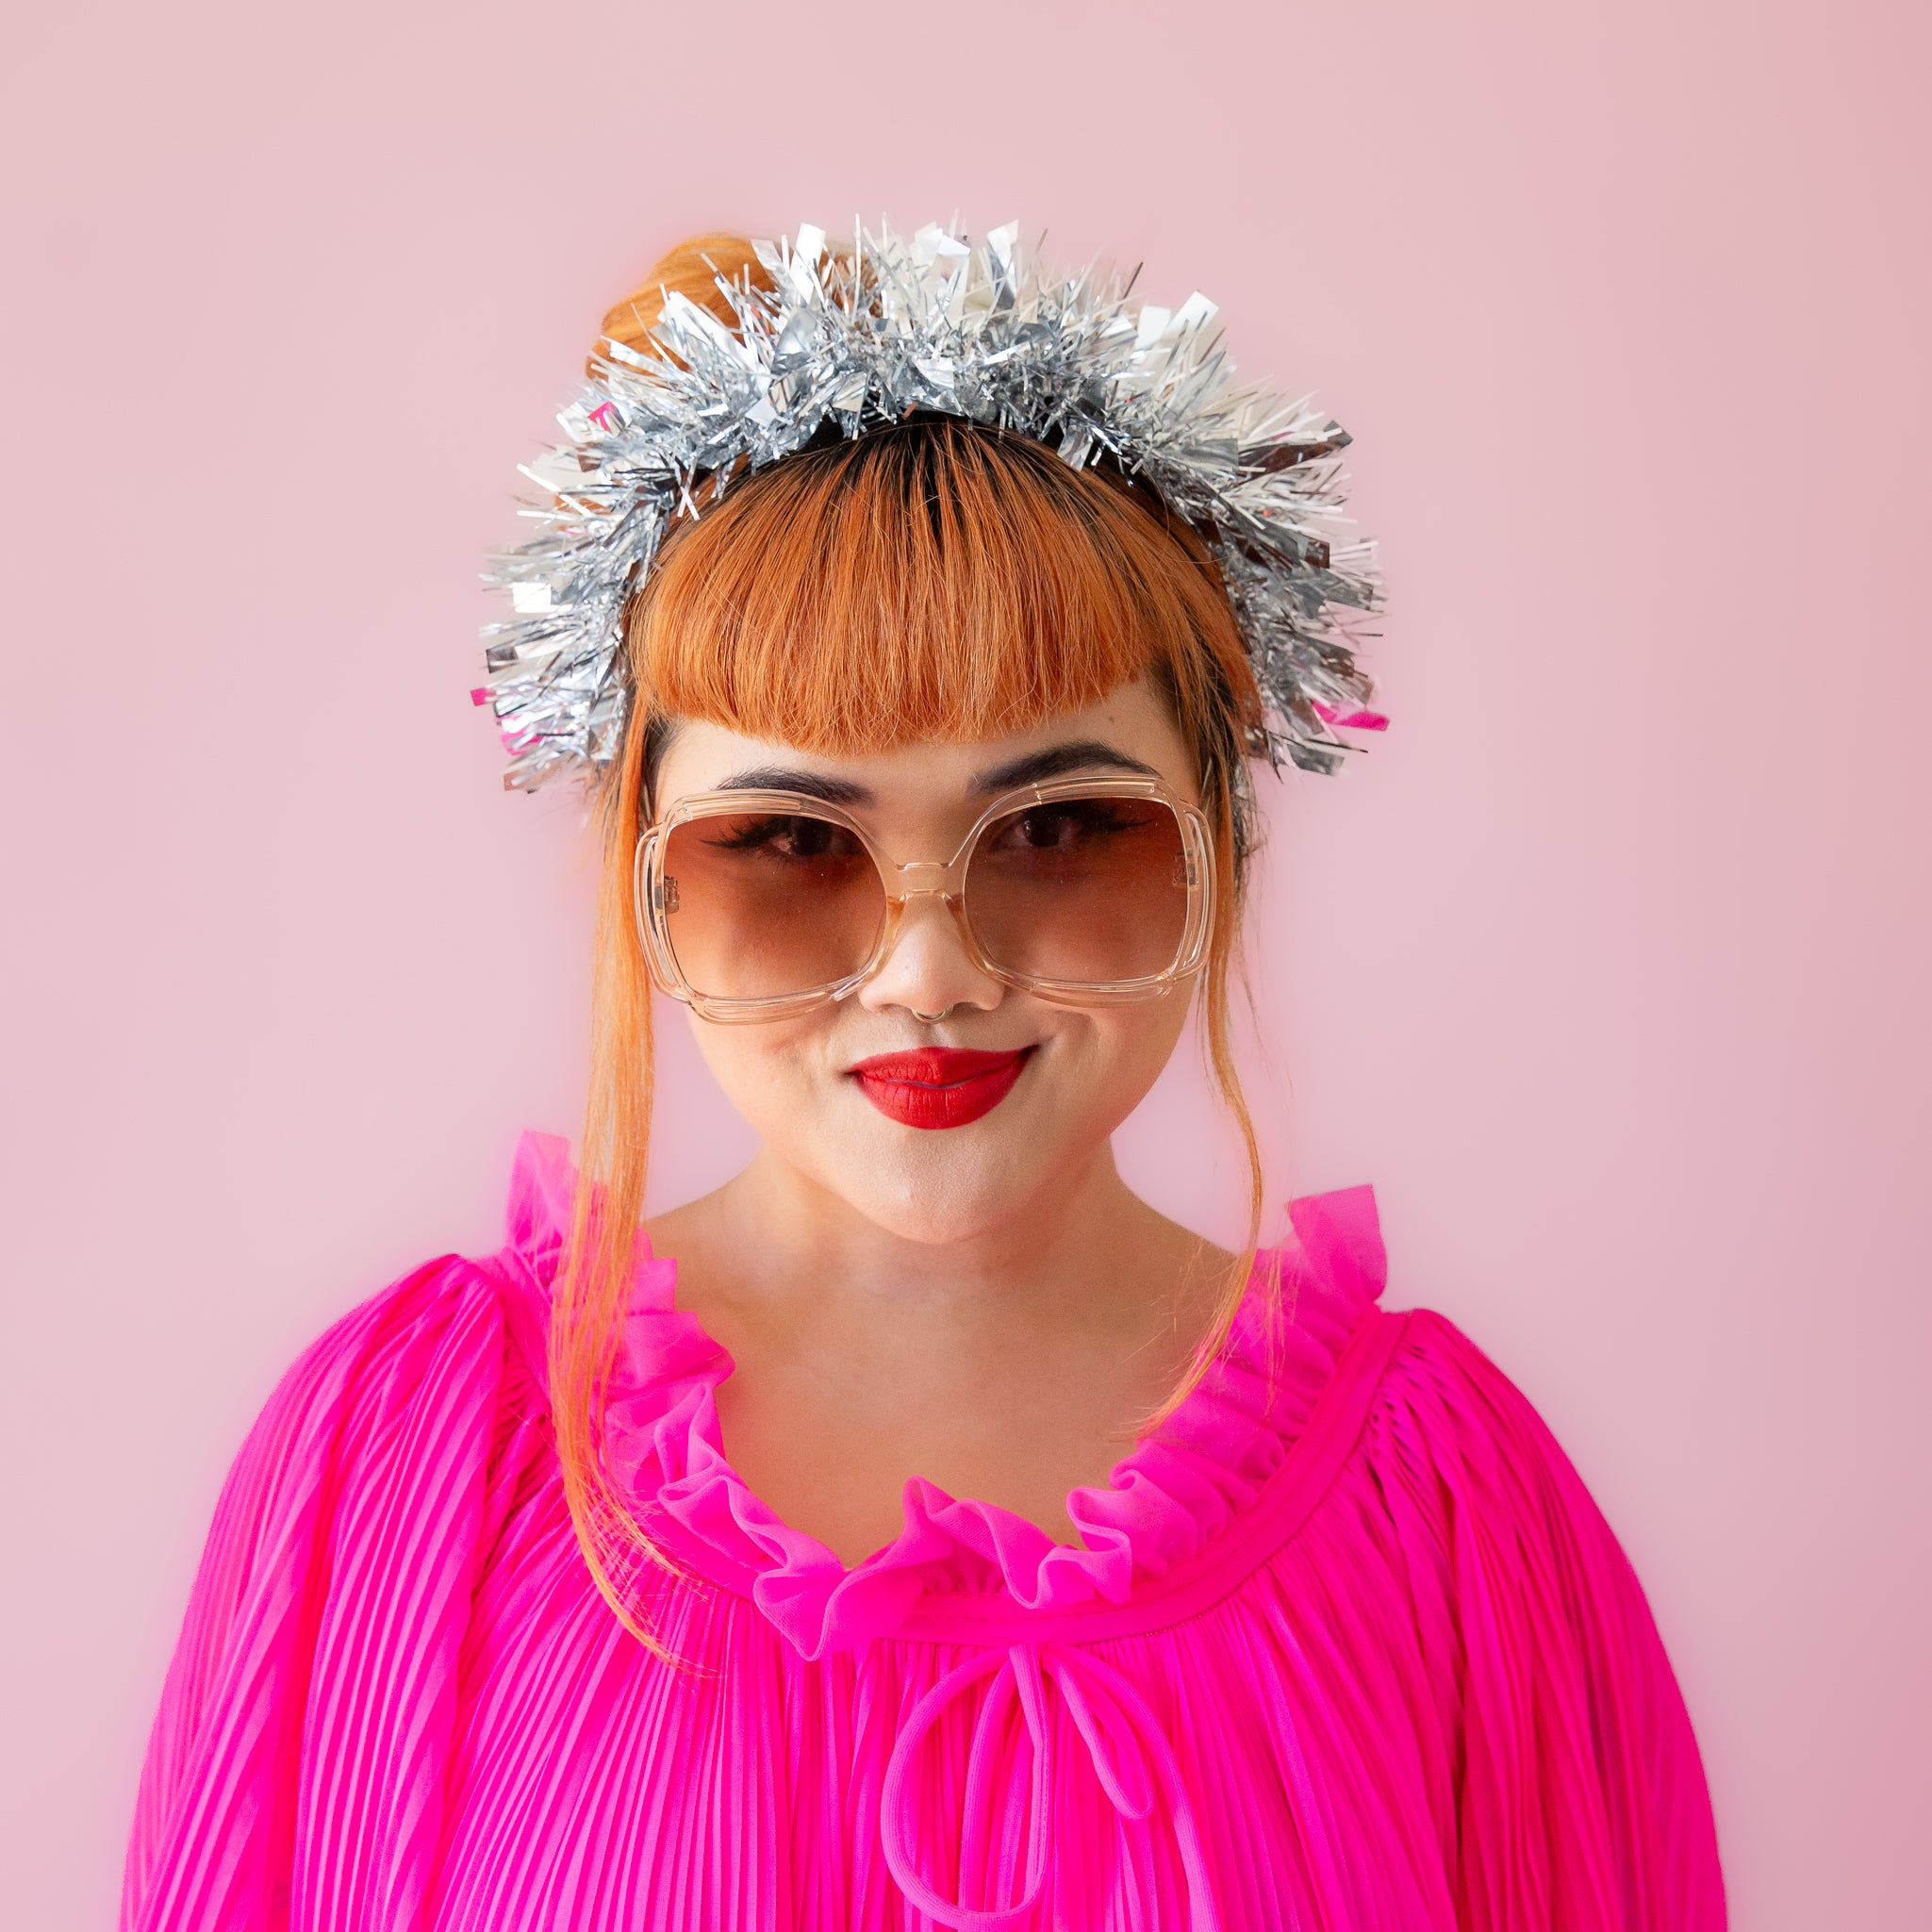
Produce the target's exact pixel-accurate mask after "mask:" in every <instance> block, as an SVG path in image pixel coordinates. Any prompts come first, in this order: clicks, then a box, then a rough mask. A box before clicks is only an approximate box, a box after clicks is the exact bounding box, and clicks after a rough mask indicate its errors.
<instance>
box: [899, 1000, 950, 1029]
mask: <svg viewBox="0 0 1932 1932" xmlns="http://www.w3.org/2000/svg"><path fill="white" fill-rule="evenodd" d="M958 1004H959V1001H958V1000H957V999H955V1000H954V1001H953V1002H952V1005H951V1006H942V1007H941V1008H940V1009H939V1011H938V1012H937V1013H921V1012H920V1011H919V1009H918V1008H917V1007H916V1006H908V1007H907V1008H906V1011H907V1012H908V1013H909V1014H911V1015H912V1016H913V1017H914V1018H915V1019H916V1020H917V1021H918V1023H919V1024H920V1025H921V1026H923V1027H936V1026H937V1025H938V1024H939V1022H940V1021H941V1020H942V1019H944V1018H945V1017H946V1016H947V1015H948V1014H949V1013H950V1012H952V1010H953V1008H954V1007H956V1006H958Z"/></svg>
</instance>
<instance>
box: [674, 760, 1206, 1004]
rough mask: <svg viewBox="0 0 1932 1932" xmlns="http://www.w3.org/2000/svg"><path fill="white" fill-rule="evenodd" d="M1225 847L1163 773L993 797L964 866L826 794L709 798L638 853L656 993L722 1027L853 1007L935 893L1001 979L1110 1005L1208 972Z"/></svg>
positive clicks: (681, 808) (679, 807) (698, 799)
mask: <svg viewBox="0 0 1932 1932" xmlns="http://www.w3.org/2000/svg"><path fill="white" fill-rule="evenodd" d="M1212 850H1213V849H1212V845H1211V842H1210V839H1209V835H1208V823H1207V820H1206V818H1204V817H1202V815H1201V813H1200V811H1199V810H1198V809H1197V807H1196V806H1194V805H1192V804H1190V803H1189V802H1188V801H1186V800H1185V799H1182V798H1181V797H1179V796H1178V795H1177V794H1176V793H1174V792H1173V791H1172V790H1170V789H1169V788H1168V787H1167V786H1166V785H1165V784H1163V783H1162V782H1161V781H1160V780H1159V779H1156V778H1071V779H1061V780H1056V781H1054V782H1052V783H1049V784H1032V785H1024V786H1021V787H1020V788H1019V789H1017V790H1015V791H1011V792H1007V793H1004V794H1002V795H1001V796H1000V797H999V798H997V799H995V800H994V801H993V802H992V803H991V804H990V805H988V806H987V807H986V809H985V811H984V812H983V813H982V814H981V815H980V817H979V819H978V821H977V822H976V823H975V824H974V826H973V828H972V830H971V831H970V832H968V833H967V834H966V837H965V839H964V840H962V841H961V843H960V846H959V849H958V850H957V851H955V852H954V853H953V855H952V857H951V858H949V859H911V860H906V861H900V860H896V859H894V858H892V857H891V856H890V855H889V854H887V853H885V852H883V851H882V850H880V849H879V846H878V844H877V843H876V841H875V840H874V839H873V837H872V836H871V834H869V833H868V832H867V830H866V828H865V826H864V825H862V824H861V823H860V822H859V820H858V819H857V818H855V817H852V815H851V814H850V812H847V811H845V810H843V809H842V808H841V807H839V806H837V805H833V804H828V803H826V802H825V801H823V800H820V799H814V798H810V797H807V796H805V795H803V794H801V793H798V792H786V791H712V792H694V793H692V794H690V795H689V796H688V797H685V798H682V799H679V800H677V801H675V802H674V803H673V804H671V805H670V806H669V807H668V808H667V809H666V811H665V812H664V814H663V815H662V817H659V818H658V819H657V820H656V822H655V823H653V824H652V826H651V827H650V828H649V829H648V830H647V831H646V832H645V834H644V835H643V837H642V838H640V839H639V840H638V842H637V856H636V905H637V927H638V933H639V937H640V938H641V939H642V941H643V945H644V950H645V954H646V957H647V958H648V959H649V961H650V963H651V968H652V973H653V974H654V976H655V977H656V979H657V982H658V983H659V984H660V985H661V986H662V987H663V988H664V989H665V991H666V992H668V993H669V994H670V995H671V996H672V997H673V998H675V999H682V1000H685V1002H687V1003H688V1004H689V1005H690V1006H691V1007H692V1008H693V1009H694V1010H695V1011H696V1012H698V1013H699V1014H702V1016H703V1017H705V1018H706V1019H712V1020H768V1019H784V1018H787V1017H789V1016H792V1015H794V1014H798V1013H802V1012H805V1011H808V1010H809V1009H810V1008H812V1007H814V1006H817V1005H819V1004H821V1003H823V1002H825V1001H827V1000H833V999H845V998H846V997H847V995H849V994H850V993H853V992H855V991H856V990H857V989H858V988H859V987H860V986H862V985H863V984H864V983H866V982H867V980H868V979H870V978H871V977H872V975H873V974H874V973H876V972H877V971H878V970H879V969H880V967H881V966H883V965H884V964H885V961H886V958H887V957H888V955H889V954H890V953H891V951H892V947H893V942H894V940H895V938H896V937H897V935H898V932H899V926H900V918H901V916H902V915H903V914H904V911H905V908H906V905H907V903H908V902H909V901H910V900H915V899H922V898H930V899H938V900H944V901H945V903H946V906H947V909H948V910H949V912H950V914H951V916H952V918H953V920H954V923H955V924H956V926H957V928H958V931H959V936H960V939H961V941H962V943H963V944H964V945H965V947H966V952H967V954H968V955H969V956H970V957H971V959H972V961H973V963H974V965H975V966H978V967H979V968H980V970H981V971H982V972H983V973H985V974H987V975H989V976H990V977H991V978H993V979H996V980H998V981H999V982H1001V983H1003V984H1005V985H1008V986H1013V987H1016V988H1018V989H1019V990H1021V991H1023V992H1027V993H1032V994H1036V995H1038V996H1039V997H1040V998H1041V999H1051V1000H1055V1001H1058V1002H1059V1003H1061V1004H1063V1005H1069V1006H1099V1005H1112V1004H1115V1003H1116V1002H1121V1001H1126V1000H1133V999H1154V998H1157V997H1158V996H1159V995H1161V994H1163V993H1165V992H1168V991H1169V990H1170V989H1171V988H1172V987H1174V986H1175V985H1176V984H1177V983H1180V982H1181V981H1182V980H1184V979H1185V978H1187V976H1188V975H1189V974H1191V973H1194V972H1196V971H1197V970H1198V968H1199V966H1200V964H1201V959H1202V956H1203V954H1204V953H1205V951H1206V949H1207V941H1208V930H1209V926H1210V924H1211V922H1212V918H1213V913H1214V890H1213V879H1214V866H1213V862H1212Z"/></svg>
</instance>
